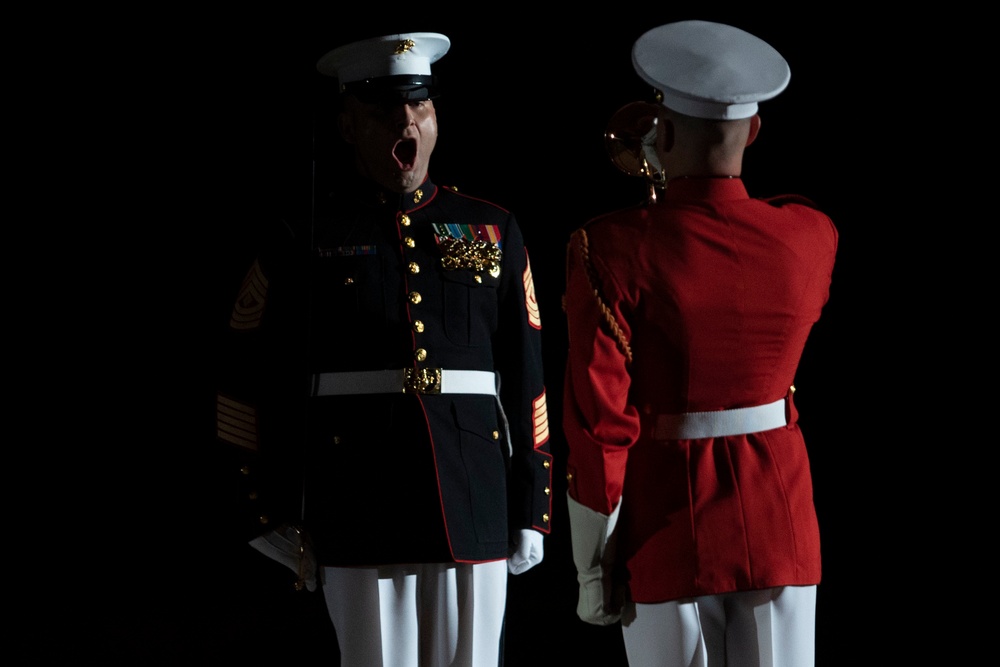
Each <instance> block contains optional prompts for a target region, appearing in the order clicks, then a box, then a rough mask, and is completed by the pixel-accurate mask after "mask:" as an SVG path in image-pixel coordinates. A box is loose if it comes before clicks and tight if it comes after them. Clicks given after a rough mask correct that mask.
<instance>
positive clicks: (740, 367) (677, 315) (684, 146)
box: [564, 21, 838, 667]
mask: <svg viewBox="0 0 1000 667" xmlns="http://www.w3.org/2000/svg"><path fill="white" fill-rule="evenodd" d="M633 62H634V65H635V68H636V70H637V72H638V73H639V74H640V76H642V78H643V79H644V80H645V81H647V82H648V83H650V84H651V85H653V86H654V87H655V88H656V89H657V90H658V91H659V93H660V94H661V95H662V105H658V108H657V110H656V114H657V126H656V127H657V144H656V159H657V162H658V164H659V166H660V168H661V169H662V172H663V174H664V175H665V181H666V186H665V190H664V191H662V192H661V193H660V195H659V196H658V197H657V198H656V199H655V201H654V202H652V203H646V204H643V205H640V206H635V207H632V208H628V209H625V210H620V211H616V212H613V213H610V214H607V215H604V216H601V217H598V218H596V219H594V220H591V221H589V222H588V223H587V224H586V225H584V226H583V227H582V228H580V229H578V230H577V231H576V232H574V233H573V234H572V236H571V239H570V242H569V244H568V249H567V258H566V261H567V286H566V295H565V309H566V316H567V319H568V334H569V357H568V363H567V367H566V386H565V394H564V396H565V410H564V428H565V431H566V437H567V441H568V446H569V457H568V461H567V471H568V479H569V486H568V493H569V498H568V501H569V508H570V523H571V531H572V545H573V555H574V561H575V563H576V566H577V570H578V574H579V582H580V599H579V605H578V613H579V615H580V617H581V618H583V619H584V620H586V621H588V622H591V623H595V624H610V623H614V622H617V621H618V620H621V622H622V627H623V634H624V638H625V645H626V650H627V653H628V658H629V664H630V665H631V666H632V667H636V666H643V665H649V666H653V665H655V666H657V667H664V666H674V665H677V666H681V665H683V666H685V667H687V666H689V665H702V666H713V665H730V666H731V665H735V664H739V665H788V666H790V667H804V666H807V665H811V664H813V659H814V658H813V653H814V650H813V648H814V625H815V623H814V619H815V586H816V585H817V584H818V583H819V582H820V578H821V559H820V534H819V528H818V524H817V519H816V511H815V508H814V505H813V490H812V480H811V473H810V467H809V459H808V456H807V452H806V446H805V442H804V439H803V435H802V432H801V430H800V429H799V426H798V424H797V421H796V420H797V413H796V410H795V406H794V403H793V400H792V397H793V391H794V387H793V385H794V382H795V374H796V369H797V367H798V364H799V360H800V357H801V355H802V352H803V348H804V346H805V344H806V340H807V337H808V335H809V332H810V330H811V328H812V326H813V325H814V323H815V322H816V321H817V320H818V319H819V317H820V313H821V310H822V308H823V306H824V305H825V303H826V302H827V300H828V297H829V288H830V282H831V275H832V270H833V266H834V257H835V253H836V249H837V239H838V237H837V230H836V228H835V227H834V225H833V223H832V221H831V220H830V219H829V218H828V217H827V216H826V215H825V214H823V213H822V212H820V211H819V210H817V209H816V207H815V206H814V205H813V204H812V203H810V202H809V201H808V200H806V199H804V198H801V197H797V196H784V197H776V198H773V199H758V198H753V197H750V196H749V194H748V192H747V190H746V188H745V186H744V184H743V181H742V180H741V179H740V175H741V168H742V156H743V149H744V148H745V147H746V146H747V145H749V144H750V143H751V142H752V141H753V140H754V138H755V137H756V134H757V132H758V130H759V128H760V118H759V116H758V114H757V103H758V102H759V101H762V100H766V99H769V98H771V97H773V96H775V95H777V94H779V93H780V92H781V91H782V90H783V89H784V88H785V86H786V85H787V83H788V80H789V69H788V66H787V63H786V62H785V60H784V59H783V58H782V57H781V56H780V55H779V54H778V53H777V51H775V50H774V49H773V48H771V47H770V46H769V45H767V44H766V43H764V42H762V41H761V40H759V39H758V38H756V37H754V36H752V35H749V34H748V33H745V32H744V31H742V30H738V29H736V28H733V27H731V26H725V25H720V24H715V23H707V22H703V21H684V22H679V23H674V24H668V25H665V26H661V27H659V28H656V29H653V30H651V31H649V32H648V33H646V34H645V35H643V36H642V37H641V38H640V39H639V40H638V41H637V42H636V43H635V45H634V48H633Z"/></svg>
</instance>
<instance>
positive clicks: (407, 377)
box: [403, 368, 441, 394]
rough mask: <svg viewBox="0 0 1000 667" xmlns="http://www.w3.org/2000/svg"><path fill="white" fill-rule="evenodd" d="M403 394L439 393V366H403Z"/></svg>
mask: <svg viewBox="0 0 1000 667" xmlns="http://www.w3.org/2000/svg"><path fill="white" fill-rule="evenodd" d="M403 393H404V394H440V393H441V369H440V368H404V369H403Z"/></svg>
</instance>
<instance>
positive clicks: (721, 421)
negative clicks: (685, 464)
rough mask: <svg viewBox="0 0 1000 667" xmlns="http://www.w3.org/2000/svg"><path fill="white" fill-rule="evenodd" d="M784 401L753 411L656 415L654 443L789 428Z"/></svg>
mask: <svg viewBox="0 0 1000 667" xmlns="http://www.w3.org/2000/svg"><path fill="white" fill-rule="evenodd" d="M785 400H786V399H784V398H781V399H778V400H777V401H775V402H774V403H768V404H767V405H757V406H754V407H752V408H735V409H733V410H710V411H708V412H685V413H684V414H680V415H657V417H656V424H655V425H654V426H653V439H654V440H688V439H694V438H721V437H722V436H724V435H739V434H742V433H758V432H760V431H769V430H771V429H772V428H779V427H781V426H786V425H787V424H788V418H787V417H786V416H785Z"/></svg>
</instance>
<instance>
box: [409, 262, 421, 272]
mask: <svg viewBox="0 0 1000 667" xmlns="http://www.w3.org/2000/svg"><path fill="white" fill-rule="evenodd" d="M410 273H420V265H419V264H417V263H416V262H410Z"/></svg>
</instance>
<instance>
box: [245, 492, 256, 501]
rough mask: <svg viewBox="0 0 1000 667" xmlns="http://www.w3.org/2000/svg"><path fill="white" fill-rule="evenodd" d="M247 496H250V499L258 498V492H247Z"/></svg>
mask: <svg viewBox="0 0 1000 667" xmlns="http://www.w3.org/2000/svg"><path fill="white" fill-rule="evenodd" d="M247 498H249V499H250V500H257V492H256V491H251V492H250V493H248V494H247Z"/></svg>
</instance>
